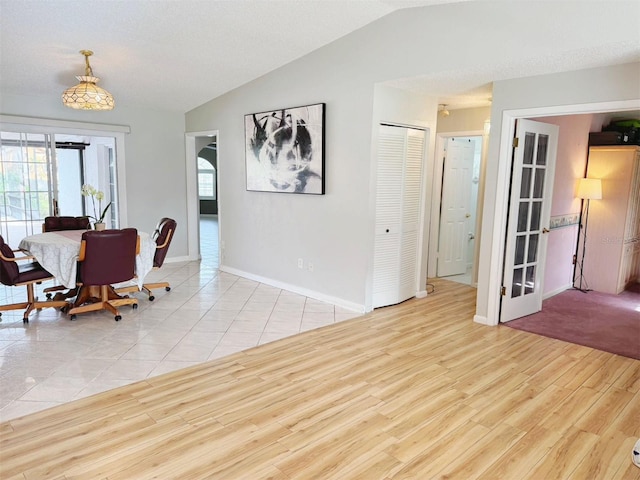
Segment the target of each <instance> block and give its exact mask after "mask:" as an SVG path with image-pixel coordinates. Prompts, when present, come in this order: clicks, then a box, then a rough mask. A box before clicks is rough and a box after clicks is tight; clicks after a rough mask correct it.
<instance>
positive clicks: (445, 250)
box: [437, 138, 475, 277]
mask: <svg viewBox="0 0 640 480" xmlns="http://www.w3.org/2000/svg"><path fill="white" fill-rule="evenodd" d="M474 154H475V143H474V142H472V141H470V139H469V138H464V139H462V138H449V139H448V140H447V146H446V154H445V160H444V171H443V176H442V203H441V211H440V240H439V242H438V270H437V274H438V276H439V277H446V276H448V275H460V274H463V273H465V272H466V270H467V263H468V259H467V252H468V248H467V245H468V243H469V234H470V232H472V231H473V229H475V225H474V226H470V225H469V220H470V218H471V210H472V198H471V190H472V189H471V181H472V176H473V160H474ZM470 228H471V230H470Z"/></svg>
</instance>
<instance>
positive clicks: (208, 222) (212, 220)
mask: <svg viewBox="0 0 640 480" xmlns="http://www.w3.org/2000/svg"><path fill="white" fill-rule="evenodd" d="M206 138H208V140H210V141H211V142H210V143H207V145H205V146H204V147H203V148H202V149H201V150H200V151H199V152H198V206H199V209H200V210H199V211H200V214H199V223H200V258H201V259H202V262H203V263H206V264H207V265H208V266H212V267H216V268H217V267H218V265H219V263H220V258H219V250H220V249H219V247H218V174H217V171H218V147H217V143H216V140H215V138H213V139H212V138H209V137H206ZM197 143H199V142H197Z"/></svg>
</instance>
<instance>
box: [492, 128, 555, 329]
mask: <svg viewBox="0 0 640 480" xmlns="http://www.w3.org/2000/svg"><path fill="white" fill-rule="evenodd" d="M558 130H559V128H558V127H557V126H556V125H550V124H546V123H540V122H534V121H531V120H518V122H517V124H516V139H515V141H514V153H513V164H512V174H511V192H510V199H509V216H508V219H507V235H506V243H505V258H504V276H503V283H502V285H503V287H502V304H501V311H500V321H501V322H507V321H509V320H513V319H515V318H520V317H523V316H525V315H530V314H532V313H535V312H538V311H540V310H541V309H542V280H543V279H544V264H545V258H546V251H547V240H548V233H549V218H550V212H551V195H552V193H553V175H554V171H555V161H556V150H557V145H558Z"/></svg>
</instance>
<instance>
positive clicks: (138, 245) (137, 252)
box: [136, 235, 140, 255]
mask: <svg viewBox="0 0 640 480" xmlns="http://www.w3.org/2000/svg"><path fill="white" fill-rule="evenodd" d="M136 255H140V235H138V236H137V238H136Z"/></svg>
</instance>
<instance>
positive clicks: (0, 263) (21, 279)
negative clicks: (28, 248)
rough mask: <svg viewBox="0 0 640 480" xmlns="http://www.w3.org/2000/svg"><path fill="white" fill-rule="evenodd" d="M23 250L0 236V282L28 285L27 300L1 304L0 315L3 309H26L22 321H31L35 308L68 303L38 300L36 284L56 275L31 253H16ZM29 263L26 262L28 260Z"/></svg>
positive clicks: (15, 285)
mask: <svg viewBox="0 0 640 480" xmlns="http://www.w3.org/2000/svg"><path fill="white" fill-rule="evenodd" d="M17 252H21V250H13V249H12V248H11V247H10V246H9V245H8V244H6V243H5V241H4V238H2V236H0V283H2V284H3V285H7V286H9V287H19V286H26V287H27V301H26V302H18V303H11V304H6V305H0V315H2V312H3V311H8V310H20V309H23V308H24V309H25V311H24V313H23V315H22V322H23V323H29V314H30V313H31V312H32V311H33V310H40V309H41V308H47V307H64V306H66V305H67V302H65V301H62V300H60V301H58V300H47V301H45V302H40V301H38V297H36V296H35V293H34V287H33V285H34V284H36V283H37V284H39V283H42V282H44V281H46V280H52V279H53V278H54V277H53V275H51V274H50V273H49V272H48V271H47V270H45V269H44V268H43V267H42V265H40V264H39V263H38V262H34V261H32V260H35V259H34V257H33V256H31V255H21V256H20V257H16V256H15V253H17ZM27 261H28V263H24V262H27Z"/></svg>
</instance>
